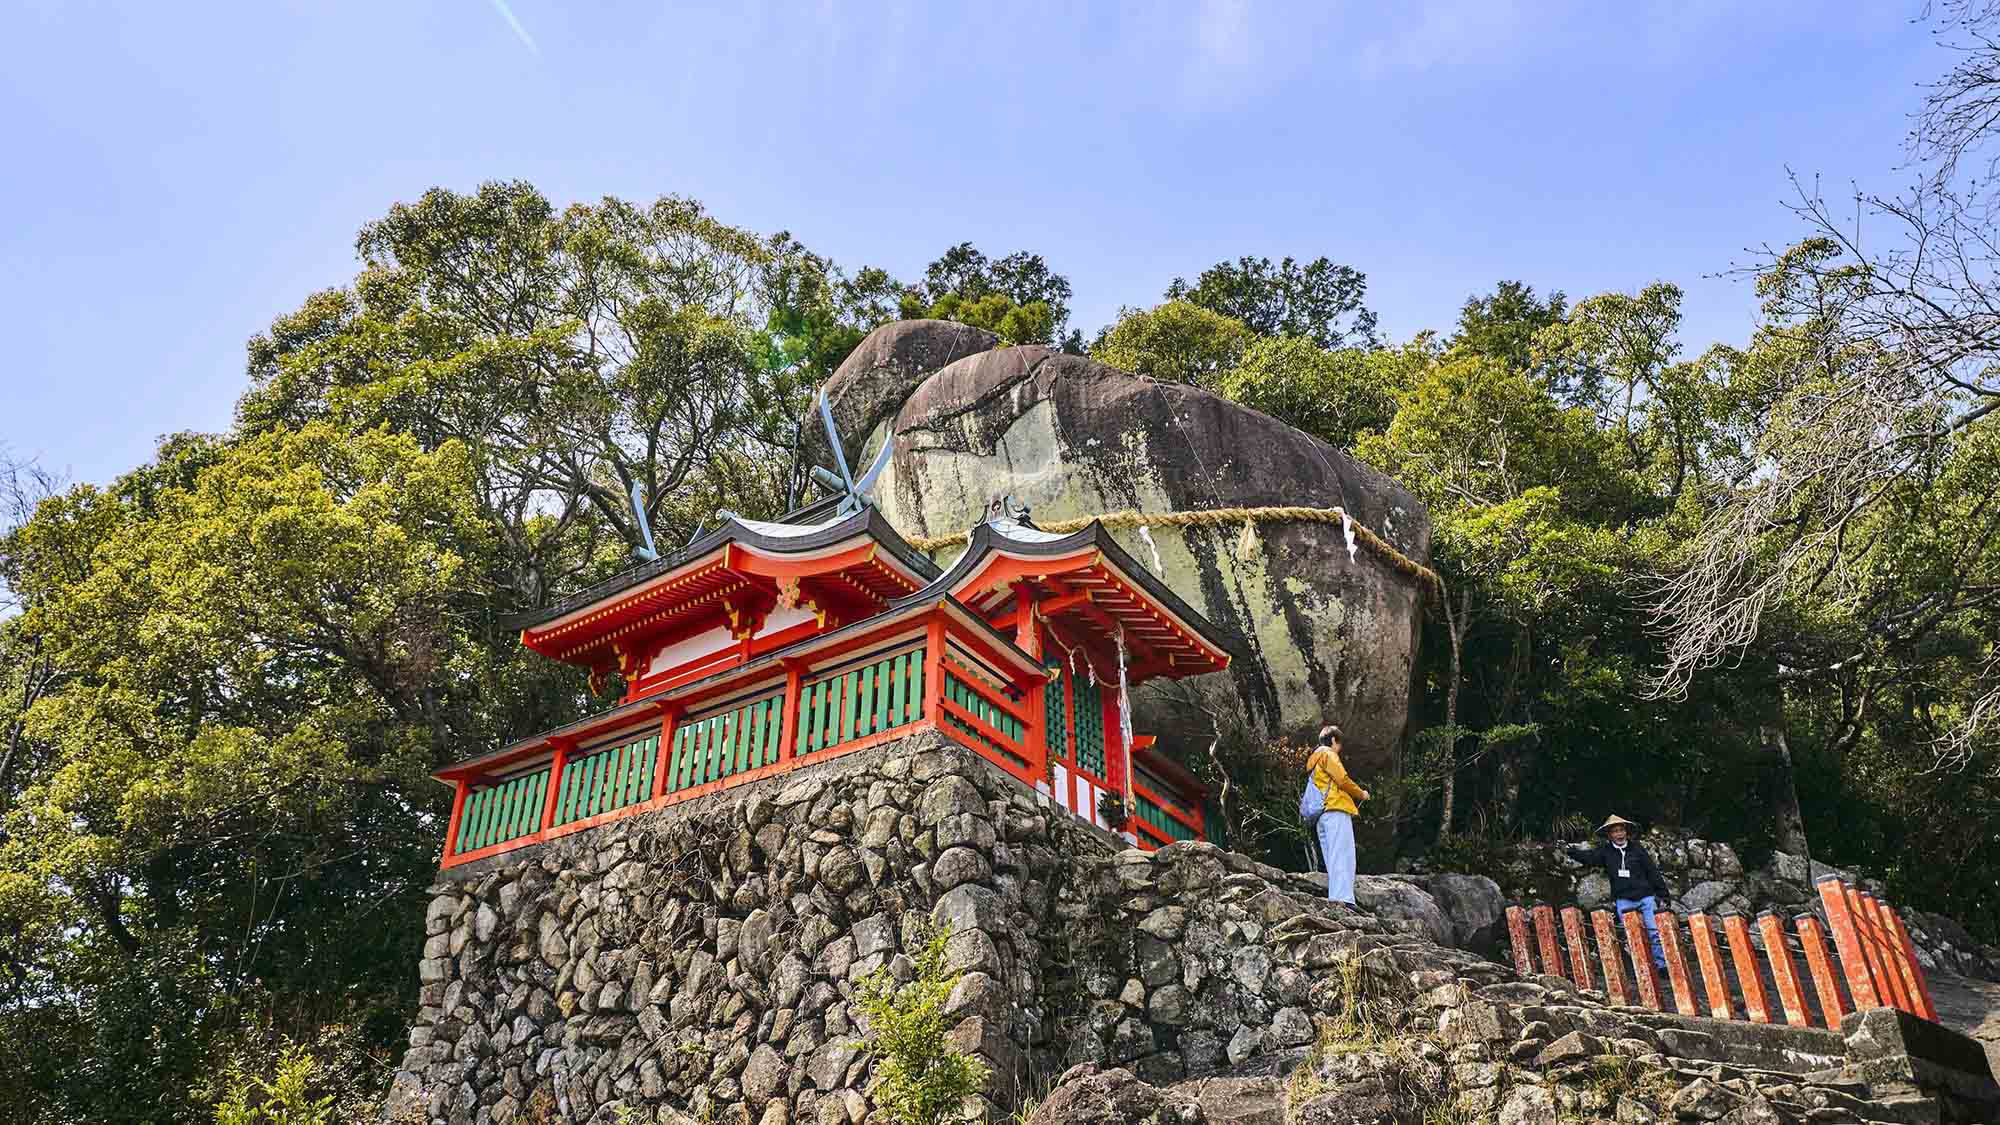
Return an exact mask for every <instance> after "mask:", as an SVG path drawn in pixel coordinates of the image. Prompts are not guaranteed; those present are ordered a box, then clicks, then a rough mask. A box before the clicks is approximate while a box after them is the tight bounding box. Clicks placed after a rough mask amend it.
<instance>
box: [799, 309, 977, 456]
mask: <svg viewBox="0 0 2000 1125" xmlns="http://www.w3.org/2000/svg"><path fill="white" fill-rule="evenodd" d="M999 343H1000V337H998V336H995V335H994V334H993V333H991V332H988V331H986V330H985V329H984V328H974V327H972V326H971V325H969V324H959V323H958V322H956V321H950V320H901V321H897V322H896V323H894V324H885V325H883V326H882V327H880V328H878V329H876V330H875V331H873V332H870V333H869V334H868V338H867V339H865V340H863V341H861V343H859V344H857V345H855V348H854V350H853V351H852V352H849V353H848V355H847V358H846V359H845V360H843V361H841V364H840V369H839V370H837V371H835V372H834V373H833V378H831V379H828V380H827V381H826V398H827V405H828V406H829V407H831V408H832V411H833V424H834V428H835V429H837V430H839V431H840V436H841V447H842V448H843V449H844V450H845V451H846V453H847V457H848V465H849V467H850V468H851V469H853V471H854V472H855V473H857V474H859V473H860V472H861V471H862V469H863V468H864V467H865V466H866V465H867V462H866V461H865V460H862V459H861V458H860V457H858V456H857V451H858V450H859V448H860V446H861V443H862V442H863V441H864V440H866V439H867V437H868V436H869V435H870V434H873V433H875V432H876V430H877V429H878V428H879V427H880V426H881V425H882V424H883V423H884V422H887V421H888V420H889V419H891V418H893V417H895V415H896V411H897V410H900V409H901V408H902V406H903V400H904V399H907V398H909V397H910V392H911V391H914V390H916V389H917V385H918V384H919V383H922V382H923V381H924V380H925V379H927V378H929V377H930V374H931V372H933V371H936V370H937V369H938V368H940V367H943V366H945V365H946V364H948V363H951V362H952V361H953V360H958V359H964V358H965V357H966V356H969V355H978V354H979V353H980V352H984V351H991V350H992V349H993V348H994V347H996V346H998V345H999ZM824 432H825V431H824V430H823V429H822V426H821V423H820V421H819V420H818V419H816V418H814V419H807V425H806V433H805V441H806V453H807V455H808V456H809V457H810V458H811V459H812V460H813V461H815V462H818V463H822V464H826V465H831V464H832V463H833V461H832V458H831V457H830V456H829V455H828V453H827V450H826V438H825V437H824ZM877 448H879V445H878V446H877Z"/></svg>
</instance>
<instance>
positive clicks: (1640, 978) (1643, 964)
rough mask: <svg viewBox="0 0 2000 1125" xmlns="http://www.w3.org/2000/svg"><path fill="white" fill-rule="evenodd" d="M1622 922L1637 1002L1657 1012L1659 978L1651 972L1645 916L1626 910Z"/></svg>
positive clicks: (1651, 957)
mask: <svg viewBox="0 0 2000 1125" xmlns="http://www.w3.org/2000/svg"><path fill="white" fill-rule="evenodd" d="M1655 917H1656V918H1657V917H1658V916H1657V915H1655ZM1624 922H1625V953H1626V956H1628V957H1629V958H1630V959H1631V961H1632V979H1633V980H1634V981H1636V982H1638V985H1639V1002H1640V1003H1642V1004H1644V1005H1646V1006H1647V1007H1648V1008H1651V1009H1653V1010H1654V1011H1656V1012H1657V1011H1659V1010H1660V978H1659V976H1658V975H1656V974H1655V973H1654V972H1653V943H1652V942H1651V941H1649V940H1647V937H1646V919H1645V916H1644V915H1642V914H1640V913H1639V912H1638V911H1636V910H1627V911H1626V912H1625V913H1624Z"/></svg>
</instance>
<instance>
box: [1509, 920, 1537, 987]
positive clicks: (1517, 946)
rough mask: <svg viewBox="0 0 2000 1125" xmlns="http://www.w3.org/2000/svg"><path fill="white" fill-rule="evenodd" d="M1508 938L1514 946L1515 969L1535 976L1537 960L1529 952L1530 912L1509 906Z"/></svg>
mask: <svg viewBox="0 0 2000 1125" xmlns="http://www.w3.org/2000/svg"><path fill="white" fill-rule="evenodd" d="M1507 940H1508V942H1509V943H1510V944H1512V945H1513V947H1514V971H1515V972H1517V973H1519V974H1521V975H1522V976H1524V977H1531V976H1534V975H1535V960H1534V957H1533V955H1531V954H1530V953H1529V952H1528V945H1529V943H1528V912H1527V911H1525V910H1523V909H1521V908H1520V907H1518V906H1510V907H1508V908H1507Z"/></svg>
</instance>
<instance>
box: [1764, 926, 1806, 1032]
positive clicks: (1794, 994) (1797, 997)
mask: <svg viewBox="0 0 2000 1125" xmlns="http://www.w3.org/2000/svg"><path fill="white" fill-rule="evenodd" d="M1757 931H1758V932H1759V933H1761V934H1763V935H1764V958H1765V960H1767V961H1769V962H1770V963H1771V982H1772V983H1773V984H1774V985H1775V986H1776V987H1777V989H1778V1006H1779V1007H1780V1008H1783V1009H1784V1012H1785V1022H1786V1023H1788V1024H1791V1025H1792V1026H1793V1027H1811V1026H1812V1019H1811V1018H1810V1017H1808V1016H1807V1015H1806V994H1805V990H1804V989H1803V988H1801V987H1800V986H1799V970H1798V966H1797V965H1796V964H1794V963H1793V962H1792V947H1791V945H1790V944H1789V943H1787V942H1786V941H1785V923H1784V920H1783V919H1781V918H1779V917H1778V912H1777V911H1775V910H1766V911H1764V912H1762V913H1760V914H1758V915H1757Z"/></svg>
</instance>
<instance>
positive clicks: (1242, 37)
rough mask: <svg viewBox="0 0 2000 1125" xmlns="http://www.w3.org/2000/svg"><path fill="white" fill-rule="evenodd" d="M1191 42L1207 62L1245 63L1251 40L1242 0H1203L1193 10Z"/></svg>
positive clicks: (1223, 64)
mask: <svg viewBox="0 0 2000 1125" xmlns="http://www.w3.org/2000/svg"><path fill="white" fill-rule="evenodd" d="M1195 42H1196V43H1197V44H1199V45H1200V48H1201V56H1202V59H1203V61H1204V62H1206V63H1207V64H1208V65H1210V66H1219V67H1230V68H1234V67H1240V66H1245V65H1247V64H1248V63H1249V62H1250V61H1251V55H1252V53H1253V49H1254V46H1255V44H1254V43H1253V42H1252V39H1251V30H1250V12H1249V5H1248V3H1247V2H1246V0H1204V2H1203V3H1202V5H1201V7H1200V8H1199V9H1197V11H1196V13H1195Z"/></svg>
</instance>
